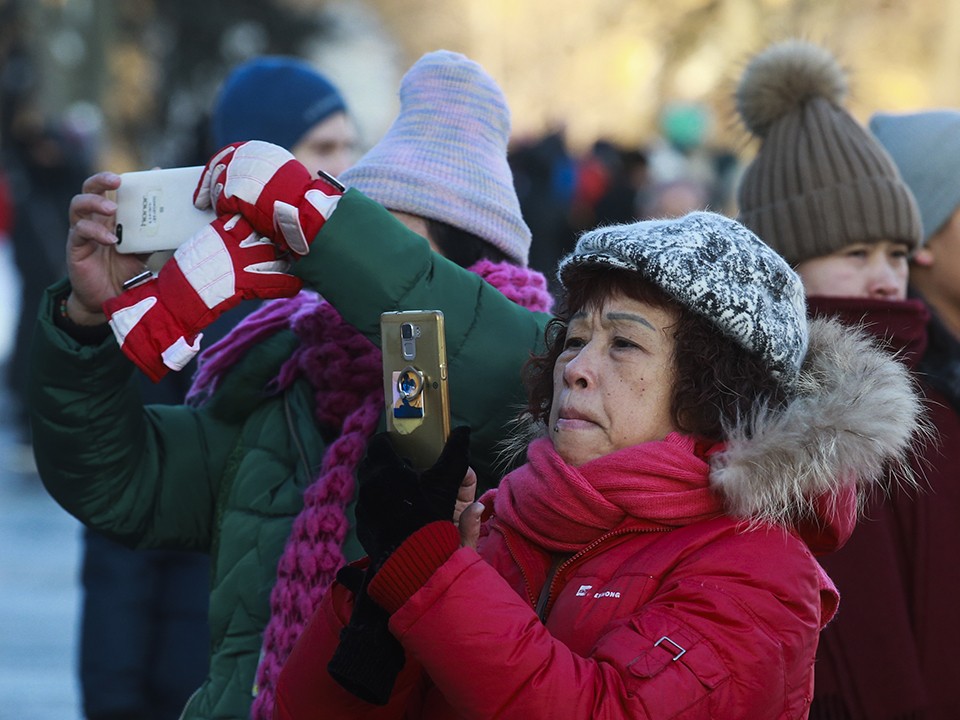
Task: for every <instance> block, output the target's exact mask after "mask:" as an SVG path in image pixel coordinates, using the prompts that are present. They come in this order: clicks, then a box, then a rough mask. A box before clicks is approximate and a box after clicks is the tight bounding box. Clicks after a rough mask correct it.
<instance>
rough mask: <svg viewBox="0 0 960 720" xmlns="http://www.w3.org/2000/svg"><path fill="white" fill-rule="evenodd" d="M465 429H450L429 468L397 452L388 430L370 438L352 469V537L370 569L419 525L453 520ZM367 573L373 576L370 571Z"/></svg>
mask: <svg viewBox="0 0 960 720" xmlns="http://www.w3.org/2000/svg"><path fill="white" fill-rule="evenodd" d="M469 450H470V428H469V427H468V426H466V425H462V426H460V427H458V428H455V429H454V430H453V431H452V432H451V433H450V437H449V438H447V443H446V445H444V447H443V452H442V453H440V457H439V458H438V459H437V462H436V463H434V464H433V466H432V467H430V468H428V469H427V470H423V471H417V470H414V469H413V468H412V467H410V465H409V464H407V463H406V462H405V461H404V460H403V458H401V457H400V456H399V455H397V453H396V451H395V450H394V449H393V444H392V443H391V442H390V438H389V436H388V434H387V433H378V434H377V435H374V437H373V438H372V439H371V440H370V444H369V446H368V447H367V454H366V457H364V459H363V460H362V461H361V463H360V465H359V467H358V468H357V479H358V480H359V482H360V496H359V499H358V501H357V510H356V514H357V538H358V539H359V540H360V544H361V545H363V549H364V550H366V552H367V555H369V556H370V567H371V569H372V571H373V572H374V573H375V572H376V571H377V569H379V568H380V566H381V565H383V563H384V562H385V561H386V559H387V558H388V557H389V556H390V554H391V553H392V552H393V551H394V550H396V549H397V548H398V547H399V546H400V544H401V543H402V542H403V541H404V540H406V539H407V538H408V537H410V536H411V535H412V534H413V533H415V532H416V531H417V530H419V529H420V528H422V527H423V526H424V525H428V524H429V523H432V522H435V521H437V520H449V521H451V522H452V521H453V511H454V509H455V508H456V505H457V493H458V492H459V491H460V484H461V483H462V482H463V478H464V475H466V474H467V468H468V467H469V464H470V463H469ZM371 577H372V575H371Z"/></svg>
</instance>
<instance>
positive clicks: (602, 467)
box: [491, 433, 723, 553]
mask: <svg viewBox="0 0 960 720" xmlns="http://www.w3.org/2000/svg"><path fill="white" fill-rule="evenodd" d="M720 448H721V446H719V445H717V446H713V447H711V448H703V447H701V446H699V445H698V444H697V442H696V440H695V439H694V438H692V437H690V436H688V435H680V434H678V433H671V434H670V435H668V436H667V437H666V438H665V439H663V440H660V441H654V442H647V443H642V444H640V445H634V446H632V447H629V448H624V449H623V450H618V451H616V452H613V453H610V454H609V455H604V456H603V457H601V458H597V459H596V460H592V461H590V462H588V463H585V464H583V465H581V466H580V467H573V466H571V465H568V464H567V463H566V462H565V461H564V460H563V458H561V457H560V456H559V455H558V454H557V452H556V450H554V448H553V443H552V442H551V441H550V440H549V439H548V438H540V439H538V440H535V441H534V442H533V443H531V445H530V449H529V451H528V453H527V463H526V464H525V465H522V466H521V467H519V468H517V469H516V470H514V471H513V472H511V473H510V474H509V475H507V476H506V477H504V478H503V480H501V481H500V485H499V487H498V488H497V489H496V491H491V492H496V496H495V499H494V511H495V512H496V515H497V518H498V519H499V520H500V522H502V523H504V524H505V525H506V526H508V527H510V528H511V529H513V530H514V531H515V532H517V533H519V534H520V535H522V536H523V537H525V538H527V539H528V540H530V541H531V542H533V543H536V544H537V545H539V546H540V547H542V548H545V549H547V550H549V551H550V552H557V553H573V552H577V551H578V550H580V549H581V548H583V547H585V546H587V545H589V544H590V543H591V542H593V541H594V540H596V539H597V538H599V537H600V536H601V535H603V534H605V533H607V532H609V531H610V530H613V529H614V528H616V527H618V526H620V525H621V524H622V523H624V522H627V521H629V522H630V523H631V524H632V525H634V526H636V525H639V526H641V527H644V528H648V529H651V530H657V529H669V528H675V527H681V526H684V525H690V524H692V523H695V522H699V521H700V520H706V519H708V518H712V517H717V516H718V515H720V514H722V512H723V503H722V500H721V498H720V496H719V495H718V494H716V493H714V492H713V491H712V490H711V489H710V464H709V462H708V460H707V456H708V454H709V453H710V452H712V451H716V450H718V449H720Z"/></svg>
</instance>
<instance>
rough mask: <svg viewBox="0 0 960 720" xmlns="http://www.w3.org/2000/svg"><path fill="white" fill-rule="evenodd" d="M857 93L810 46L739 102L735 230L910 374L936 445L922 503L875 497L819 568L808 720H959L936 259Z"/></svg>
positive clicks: (899, 495)
mask: <svg viewBox="0 0 960 720" xmlns="http://www.w3.org/2000/svg"><path fill="white" fill-rule="evenodd" d="M846 87H847V79H846V76H845V75H844V73H843V72H842V71H841V69H840V67H839V64H838V63H837V61H836V59H835V58H834V57H833V56H832V55H831V54H830V53H829V52H828V51H826V50H825V49H823V48H821V47H819V46H816V45H813V44H810V43H806V42H799V41H787V42H783V43H778V44H776V45H773V46H771V47H769V48H767V49H766V50H764V51H763V52H761V53H760V54H758V55H757V56H756V57H754V58H753V59H752V60H751V61H750V63H748V65H747V67H746V69H745V71H744V74H743V76H742V78H741V80H740V83H739V86H738V88H737V91H736V100H737V106H738V109H739V112H740V115H741V118H742V119H743V122H744V124H745V125H746V126H747V128H748V129H749V130H750V131H751V132H752V133H753V134H754V135H755V136H757V137H758V138H759V139H760V140H761V145H760V148H759V151H758V153H757V155H756V157H755V159H754V160H753V162H752V163H751V164H750V165H749V166H748V167H747V168H746V170H745V172H744V175H743V177H742V179H741V182H740V186H739V188H738V201H739V205H740V210H739V213H740V214H739V219H740V220H741V221H742V222H743V223H744V224H746V225H747V226H748V227H750V228H751V229H753V230H754V232H756V233H757V234H758V235H759V236H760V237H761V238H762V239H763V240H765V241H766V242H767V243H768V244H770V245H771V246H772V247H773V248H774V249H775V250H777V251H778V252H779V253H780V254H781V255H782V256H783V257H784V258H785V259H786V260H787V261H788V262H789V263H790V264H791V265H792V266H793V267H795V268H796V270H797V272H798V274H799V275H800V277H801V278H802V279H803V282H804V288H805V291H806V294H807V304H808V312H809V314H810V315H811V316H831V317H837V318H839V319H841V320H842V321H843V322H845V323H846V324H848V325H850V326H855V327H861V328H865V329H866V330H867V331H868V332H870V333H872V334H873V335H875V336H876V337H877V338H878V339H880V340H881V341H882V342H884V343H885V344H886V346H887V348H888V349H889V350H890V352H892V353H893V354H894V355H895V357H896V358H897V359H898V360H900V361H901V362H902V363H903V364H905V365H906V366H907V367H909V368H910V369H911V370H912V371H913V376H914V379H915V381H916V382H917V383H918V385H919V386H920V387H921V389H922V391H923V394H924V398H925V404H926V405H927V407H928V408H929V410H930V421H931V423H932V425H933V426H934V429H935V433H936V435H937V436H938V440H939V442H937V441H935V440H933V439H931V440H930V441H929V442H927V443H926V444H925V445H924V446H923V447H922V448H921V449H920V450H919V451H918V452H917V453H916V454H915V456H914V458H913V459H912V465H913V467H914V470H915V472H916V473H917V474H918V475H919V476H921V477H925V480H923V481H922V483H921V484H922V487H921V489H920V490H919V491H914V490H908V489H904V488H901V487H897V486H896V485H892V486H891V487H889V488H887V490H886V492H884V493H877V494H875V495H874V496H873V497H872V498H870V500H869V502H868V503H867V506H866V508H865V513H866V517H865V520H864V521H863V522H861V523H860V524H859V525H858V527H857V530H856V532H854V534H853V536H852V538H851V539H850V541H849V542H848V543H847V545H846V547H844V548H842V549H841V550H840V551H838V552H836V553H833V554H832V555H830V556H829V557H824V558H823V559H822V563H823V566H824V567H825V568H826V570H827V572H828V573H829V574H830V576H831V577H832V578H833V580H834V581H835V582H836V584H837V587H838V589H839V591H840V593H841V596H842V598H843V609H842V611H841V612H840V613H838V615H837V617H836V619H835V620H834V621H833V622H832V623H831V624H830V625H828V626H827V628H826V629H825V630H824V632H823V635H822V639H821V644H820V648H819V651H818V654H817V663H816V683H815V687H814V700H813V704H812V706H811V711H810V718H812V719H813V720H905V719H906V718H910V720H934V719H935V718H948V717H949V718H955V717H960V705H958V702H960V701H958V699H957V695H956V693H955V692H954V691H953V690H952V688H951V690H950V691H949V692H946V693H945V692H943V688H944V687H945V686H944V678H945V677H946V676H948V675H949V676H951V677H952V678H953V681H952V683H955V679H956V667H957V665H956V661H955V659H954V658H953V651H952V649H950V648H952V647H955V645H954V646H950V645H944V646H941V649H947V650H946V652H940V653H939V655H938V654H937V652H936V651H934V652H931V650H932V648H934V647H936V644H937V641H936V640H935V639H933V638H934V637H935V636H942V637H943V639H944V641H946V642H949V640H947V638H950V637H952V638H954V639H955V640H954V642H958V640H956V638H957V637H958V635H957V630H958V628H960V619H958V617H960V616H958V615H957V614H956V612H955V611H954V609H953V608H952V607H948V604H949V603H950V601H949V600H943V601H940V600H938V599H936V598H939V597H941V596H940V593H941V592H942V590H946V589H947V588H944V587H942V583H943V582H945V583H946V585H947V587H950V586H951V585H952V587H955V588H956V587H957V586H958V582H957V577H958V575H957V571H956V570H955V569H954V568H955V567H956V563H955V562H954V559H953V555H954V553H955V552H956V550H957V549H958V548H960V535H958V524H957V522H956V518H957V517H958V516H960V493H958V487H957V482H956V468H957V467H958V461H960V458H958V457H957V456H954V455H950V453H951V448H957V447H960V420H958V416H957V412H956V410H955V409H954V407H953V406H951V404H950V402H949V400H948V399H947V398H946V397H945V396H944V394H943V393H942V391H941V390H940V389H939V388H938V387H937V385H936V383H934V382H932V380H933V379H932V378H931V377H930V376H929V374H928V373H927V372H926V371H925V369H924V368H925V366H926V364H927V363H928V362H929V358H930V357H931V350H932V346H931V345H929V344H928V337H933V336H934V334H935V332H936V330H935V328H936V325H935V324H931V321H930V311H929V309H928V307H927V305H926V303H924V302H923V301H922V300H921V299H918V298H909V297H908V294H907V283H908V276H909V273H910V267H909V258H910V257H911V254H913V255H914V257H919V256H921V255H922V254H923V253H924V252H925V249H924V247H925V246H924V241H925V235H924V232H923V231H922V227H921V214H920V212H919V210H918V207H917V203H916V200H915V198H914V196H913V194H912V193H911V191H910V188H909V187H908V186H907V184H906V183H905V182H904V180H903V178H902V177H901V176H900V173H899V172H898V170H897V167H896V165H895V164H894V162H893V160H892V159H891V157H890V155H889V154H888V153H887V152H886V150H884V148H883V146H882V145H881V144H880V143H879V142H877V140H876V139H875V138H874V137H873V136H871V135H870V133H869V132H868V131H867V130H866V129H865V128H863V127H862V126H861V125H860V124H859V123H858V122H857V121H856V120H855V119H854V118H853V117H852V116H851V115H850V114H849V112H848V111H847V110H846V109H845V108H844V106H843V100H844V97H845V94H846ZM917 161H918V162H920V160H919V158H918V160H917ZM924 162H925V161H924ZM865 391H868V390H867V388H865ZM953 452H956V451H953ZM951 578H952V579H951ZM947 592H948V593H949V590H947ZM946 597H949V594H948V595H947V596H946ZM933 658H937V659H936V660H933ZM931 661H932V662H931Z"/></svg>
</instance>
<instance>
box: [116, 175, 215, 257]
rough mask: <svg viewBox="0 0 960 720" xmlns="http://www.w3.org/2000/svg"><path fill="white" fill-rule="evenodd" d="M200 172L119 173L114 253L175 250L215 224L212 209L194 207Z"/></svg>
mask: <svg viewBox="0 0 960 720" xmlns="http://www.w3.org/2000/svg"><path fill="white" fill-rule="evenodd" d="M202 172H203V167H201V166H196V167H180V168H166V169H163V170H144V171H141V172H129V173H122V174H121V175H120V187H118V188H117V190H116V195H115V200H116V203H117V229H116V235H117V241H118V242H117V246H116V247H117V252H121V253H128V254H129V253H152V252H156V251H158V250H175V249H176V248H178V247H179V246H180V245H181V244H182V243H183V242H185V241H186V240H187V239H189V238H191V237H193V235H194V234H195V233H196V232H197V231H198V230H200V228H202V227H203V226H204V225H207V224H208V223H210V222H211V221H213V220H215V219H216V217H217V216H216V213H214V211H213V210H212V209H207V210H197V208H196V207H194V204H193V191H194V188H196V186H197V183H198V182H199V181H200V174H201V173H202Z"/></svg>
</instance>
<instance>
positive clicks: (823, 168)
mask: <svg viewBox="0 0 960 720" xmlns="http://www.w3.org/2000/svg"><path fill="white" fill-rule="evenodd" d="M846 93H847V80H846V76H845V74H844V72H843V71H842V70H841V68H840V66H839V64H838V63H837V61H836V59H835V58H834V57H833V56H832V55H831V54H830V53H829V52H828V51H827V50H825V49H823V48H821V47H819V46H817V45H813V44H811V43H808V42H804V41H801V40H788V41H785V42H782V43H778V44H775V45H772V46H770V47H769V48H767V49H766V50H764V51H763V52H761V53H759V54H758V55H756V56H755V57H754V58H753V59H752V60H750V62H749V63H748V64H747V67H746V70H745V71H744V73H743V76H742V77H741V79H740V83H739V85H738V87H737V90H736V93H735V95H736V103H737V110H738V112H739V114H740V117H741V119H742V120H743V123H744V125H746V127H747V129H748V130H749V131H750V132H751V133H753V135H755V136H756V137H758V138H760V140H761V145H760V149H759V151H758V152H757V155H756V157H755V158H754V160H753V161H752V162H751V163H750V165H749V166H748V167H747V168H746V170H745V171H744V174H743V177H742V179H741V181H740V185H739V187H738V189H737V199H738V202H739V207H740V214H739V216H738V218H737V219H738V220H739V221H740V222H742V223H743V224H744V225H746V226H747V227H748V228H750V229H751V230H752V231H753V232H755V233H756V234H757V235H759V236H760V237H761V238H762V239H763V240H764V241H765V242H766V243H768V244H769V245H770V246H771V247H773V248H774V249H775V250H777V252H779V253H780V254H781V255H783V256H784V257H785V258H786V259H787V262H789V263H790V264H791V265H794V266H795V265H797V264H799V263H801V262H803V261H804V260H809V259H811V258H815V257H819V256H821V255H829V254H830V253H832V252H835V251H837V250H839V249H841V248H843V247H845V246H847V245H850V244H852V243H858V242H877V241H880V240H894V241H901V242H905V243H907V244H908V245H910V246H911V247H915V246H917V245H919V243H920V241H921V239H922V233H921V227H920V215H919V213H918V211H917V206H916V203H915V202H914V199H913V196H912V194H911V193H910V190H909V189H908V188H907V186H906V184H905V183H904V182H903V180H902V179H901V178H900V175H899V173H898V172H897V168H896V166H895V165H894V164H893V161H892V160H891V159H890V156H889V155H888V154H887V153H886V151H885V150H884V149H883V147H882V146H881V145H880V143H878V142H877V141H876V139H875V138H873V137H872V136H871V135H870V133H869V132H867V130H866V129H865V128H863V127H862V126H861V125H860V124H859V123H858V122H857V121H856V120H855V119H854V118H853V117H852V116H851V115H850V114H849V113H848V112H847V111H846V110H845V109H844V107H843V105H842V103H843V101H844V98H845V97H846Z"/></svg>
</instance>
